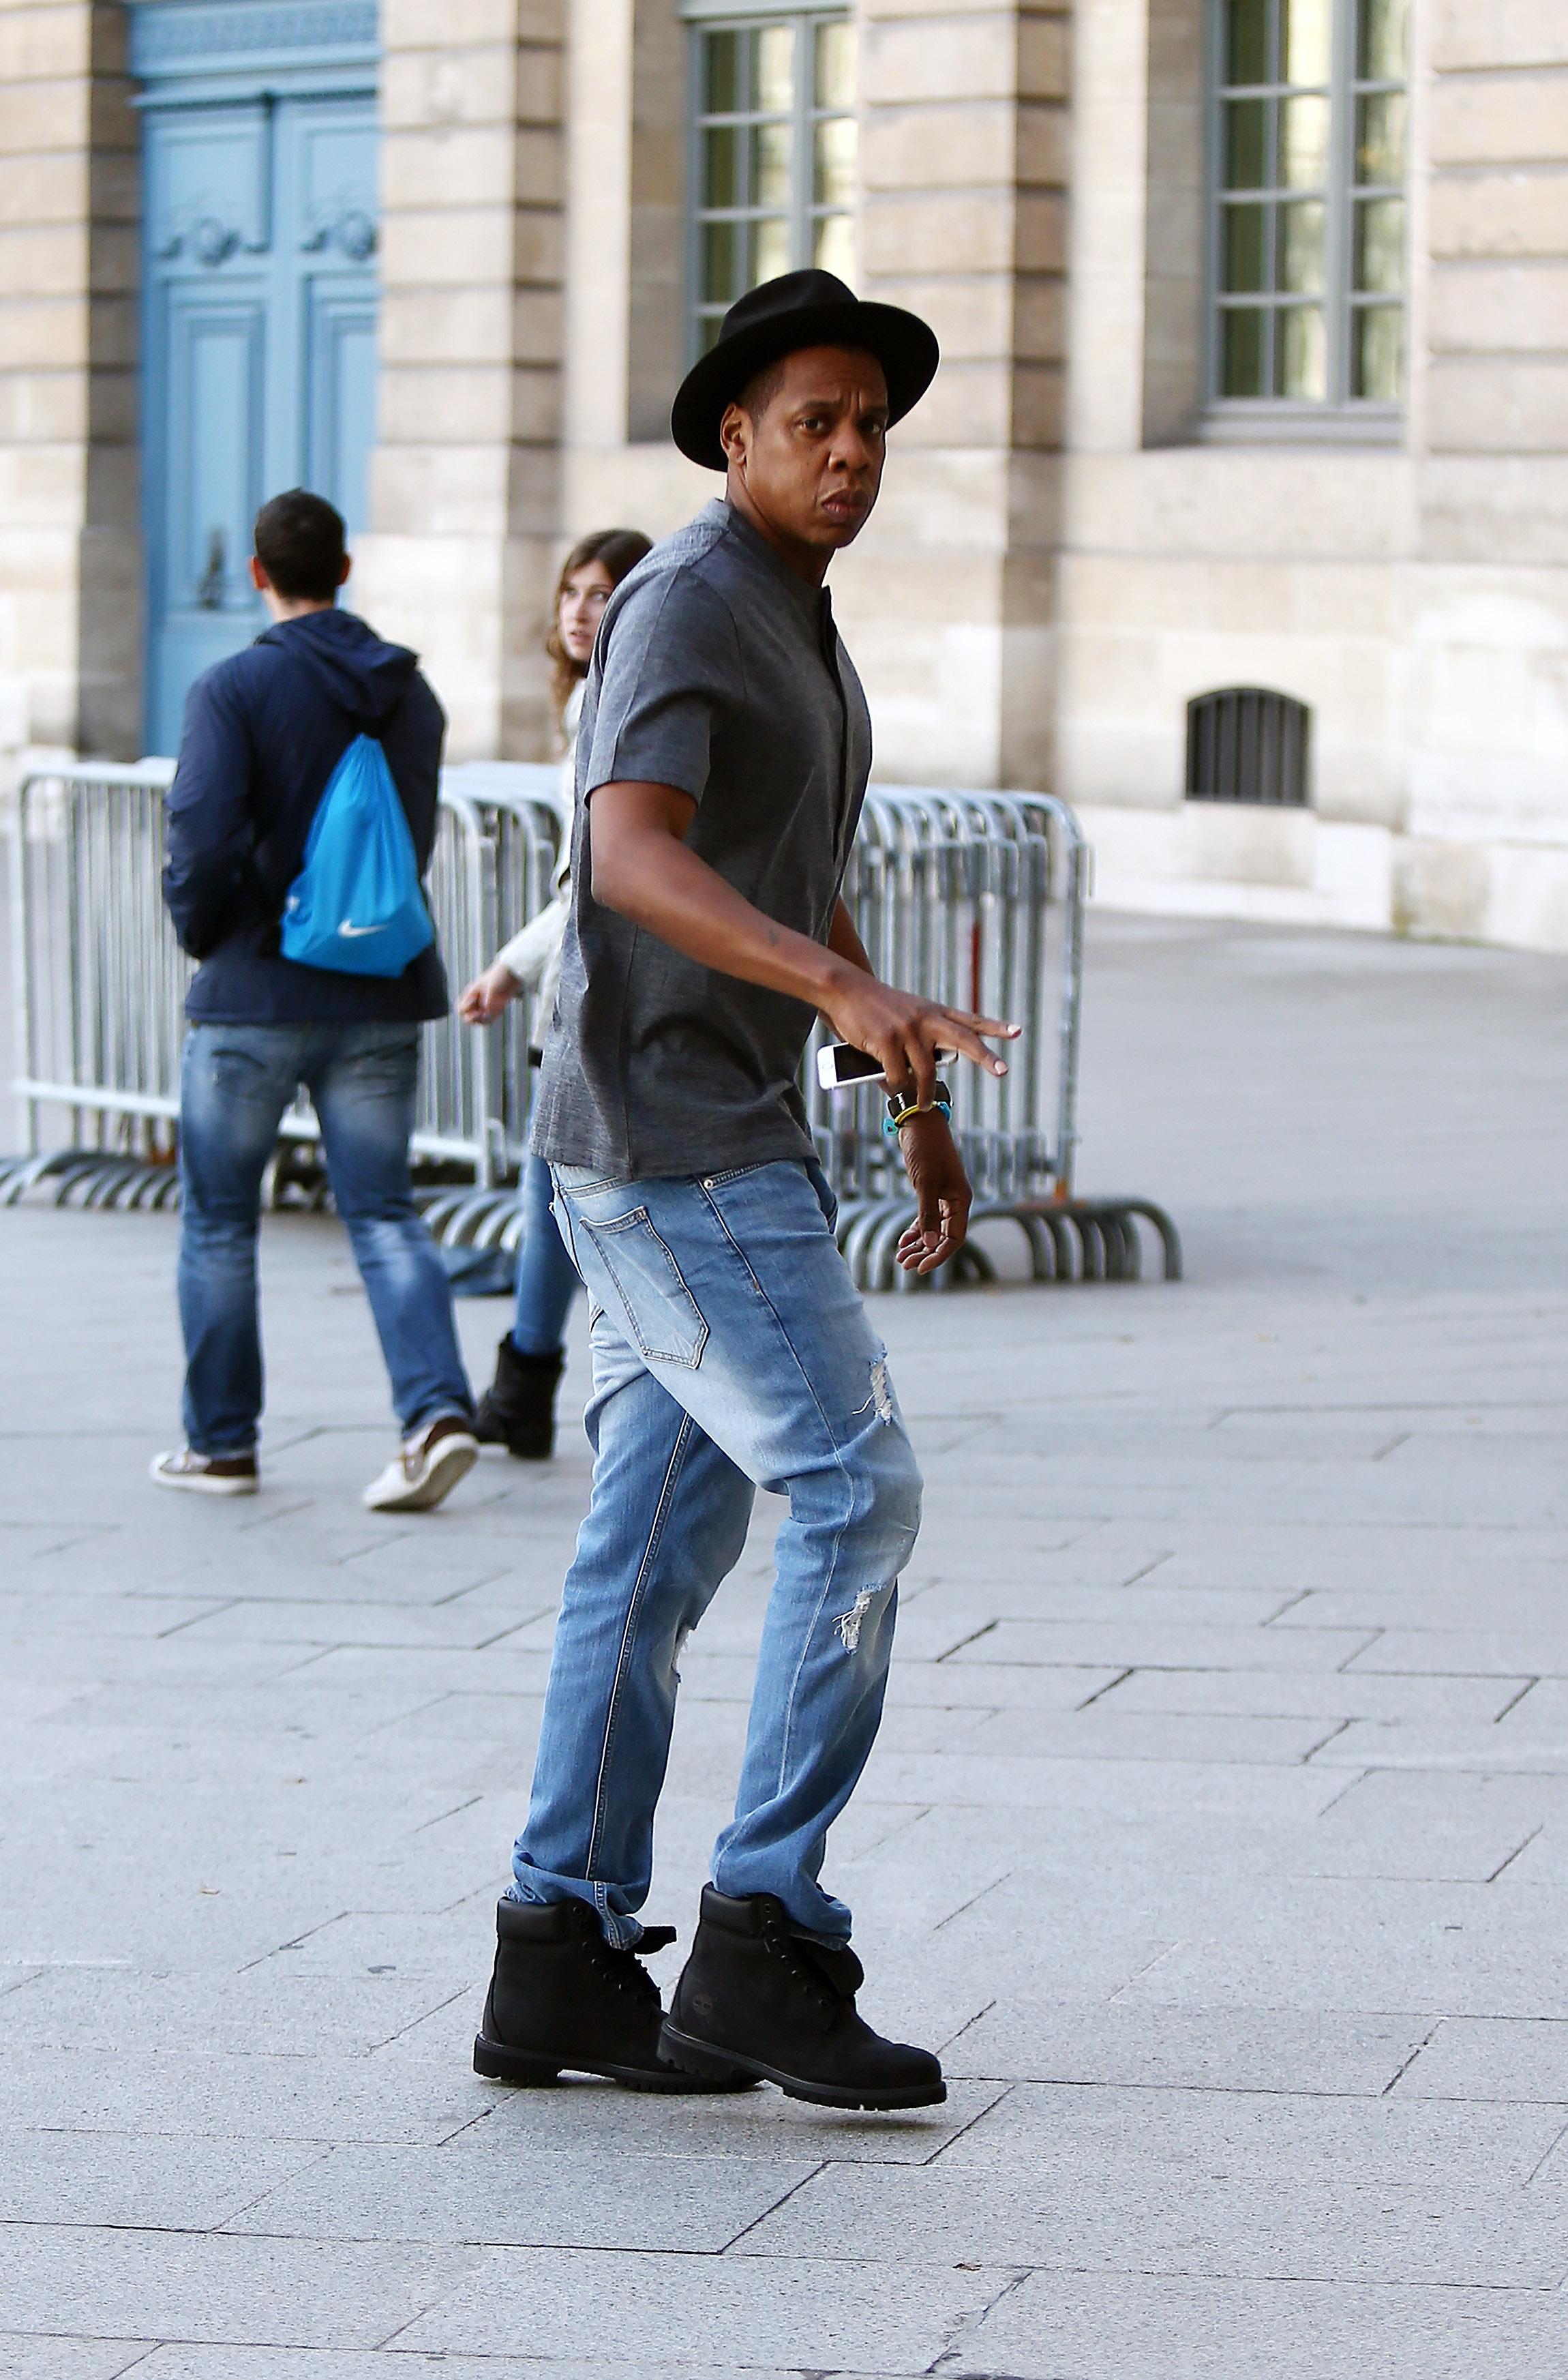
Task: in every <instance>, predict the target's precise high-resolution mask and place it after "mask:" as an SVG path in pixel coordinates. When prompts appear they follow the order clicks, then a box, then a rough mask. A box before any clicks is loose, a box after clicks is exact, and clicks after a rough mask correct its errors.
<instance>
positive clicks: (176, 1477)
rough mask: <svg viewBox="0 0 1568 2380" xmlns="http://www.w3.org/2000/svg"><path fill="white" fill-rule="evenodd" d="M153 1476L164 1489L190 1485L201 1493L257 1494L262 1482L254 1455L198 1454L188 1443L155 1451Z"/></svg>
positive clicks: (200, 1494)
mask: <svg viewBox="0 0 1568 2380" xmlns="http://www.w3.org/2000/svg"><path fill="white" fill-rule="evenodd" d="M149 1475H150V1477H151V1478H153V1479H155V1480H156V1481H157V1482H158V1485H159V1487H160V1488H189V1489H191V1490H192V1491H193V1492H194V1493H195V1494H196V1495H198V1496H254V1495H255V1493H256V1490H257V1488H259V1486H260V1484H261V1478H260V1474H259V1471H258V1470H257V1468H256V1457H255V1455H254V1454H198V1453H196V1452H195V1451H193V1449H192V1448H190V1447H188V1446H181V1447H176V1448H174V1449H172V1450H171V1451H170V1452H168V1453H167V1454H155V1455H154V1456H153V1458H152V1461H151V1465H150V1468H149Z"/></svg>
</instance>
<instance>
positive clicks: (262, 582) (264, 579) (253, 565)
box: [250, 554, 272, 595]
mask: <svg viewBox="0 0 1568 2380" xmlns="http://www.w3.org/2000/svg"><path fill="white" fill-rule="evenodd" d="M250 583H251V585H252V586H253V587H254V588H255V589H256V592H257V593H258V595H265V593H266V592H267V589H268V588H269V587H271V583H272V582H271V579H270V578H269V577H268V576H267V574H266V572H265V571H264V570H263V569H262V567H261V565H260V564H259V562H258V561H257V559H256V556H255V555H254V554H252V555H251V557H250Z"/></svg>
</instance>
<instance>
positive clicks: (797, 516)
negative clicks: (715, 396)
mask: <svg viewBox="0 0 1568 2380" xmlns="http://www.w3.org/2000/svg"><path fill="white" fill-rule="evenodd" d="M782 370H783V377H782V380H781V381H780V382H779V383H778V386H777V387H776V388H775V390H774V392H773V394H772V395H771V396H770V397H769V399H768V401H767V403H766V406H765V407H763V410H762V412H761V415H760V417H759V418H758V419H755V420H754V419H753V418H752V416H751V415H750V414H749V413H748V412H747V411H746V410H745V409H744V407H742V406H739V405H731V406H730V407H729V408H728V409H727V411H726V413H725V416H724V419H723V421H722V422H721V424H720V425H719V433H718V434H719V437H720V439H721V440H722V442H723V445H724V451H725V453H726V455H728V456H729V458H730V476H731V478H732V479H733V478H734V477H735V476H736V475H737V474H739V476H740V477H741V479H742V481H743V483H744V486H745V489H746V492H747V494H748V495H749V496H750V498H751V500H752V502H753V504H754V505H755V506H756V508H757V511H758V512H759V513H760V514H761V515H762V516H763V518H764V519H765V520H766V522H767V524H768V525H769V527H770V528H773V529H774V530H776V531H777V532H778V534H779V536H781V537H783V538H786V539H789V540H793V541H795V542H796V543H798V544H800V545H802V546H806V547H809V548H811V549H812V550H813V551H814V552H816V553H836V552H837V551H838V548H839V547H840V546H843V545H850V544H852V543H853V541H854V540H855V539H856V538H857V537H858V536H859V535H860V533H861V530H862V528H864V526H865V523H866V521H867V520H868V518H869V517H870V515H871V508H872V506H873V504H875V502H876V495H877V490H878V489H879V488H880V486H881V484H882V463H883V456H884V454H885V451H886V446H887V380H886V379H885V377H884V375H883V370H882V366H881V365H880V364H879V363H878V362H877V360H876V358H875V357H874V356H872V355H867V354H866V353H865V352H864V351H863V350H862V349H861V348H859V347H802V349H801V350H800V352H799V353H798V354H796V355H792V356H789V357H787V358H785V361H784V364H783V368H782Z"/></svg>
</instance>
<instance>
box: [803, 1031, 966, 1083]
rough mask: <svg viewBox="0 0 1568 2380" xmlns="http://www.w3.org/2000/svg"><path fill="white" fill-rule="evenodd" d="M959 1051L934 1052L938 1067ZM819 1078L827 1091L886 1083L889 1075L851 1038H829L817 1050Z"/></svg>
mask: <svg viewBox="0 0 1568 2380" xmlns="http://www.w3.org/2000/svg"><path fill="white" fill-rule="evenodd" d="M958 1054H959V1053H958V1051H957V1050H936V1051H935V1052H934V1055H935V1060H936V1062H937V1064H938V1065H939V1066H947V1065H950V1064H951V1063H952V1062H953V1060H954V1059H955V1058H956V1057H957V1056H958ZM816 1079H817V1081H818V1082H819V1083H820V1084H821V1085H822V1087H823V1089H824V1090H825V1091H843V1090H852V1089H853V1088H854V1087H855V1086H856V1084H857V1083H885V1082H886V1081H887V1075H886V1073H885V1072H884V1070H883V1068H882V1066H881V1064H880V1063H879V1062H878V1061H877V1060H876V1059H875V1058H874V1057H873V1056H872V1054H871V1051H870V1050H857V1049H856V1047H855V1045H854V1043H853V1042H852V1041H829V1042H827V1043H826V1046H825V1047H824V1048H823V1049H821V1050H818V1051H817V1053H816Z"/></svg>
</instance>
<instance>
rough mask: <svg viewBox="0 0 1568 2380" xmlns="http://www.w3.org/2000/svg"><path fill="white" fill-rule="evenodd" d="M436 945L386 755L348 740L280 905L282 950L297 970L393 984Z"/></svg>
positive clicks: (368, 743) (368, 740)
mask: <svg viewBox="0 0 1568 2380" xmlns="http://www.w3.org/2000/svg"><path fill="white" fill-rule="evenodd" d="M435 939H436V929H435V928H434V926H433V925H432V924H431V922H430V912H429V910H428V907H427V905H426V902H425V895H424V892H423V890H422V889H421V886H420V883H419V869H418V867H417V865H416V861H415V857H414V838H413V836H412V835H411V834H410V833H409V832H408V820H407V819H406V817H405V816H404V808H403V804H402V802H401V801H400V800H399V799H398V793H397V787H396V785H395V784H394V783H393V782H392V771H391V770H390V769H389V768H388V766H387V756H386V754H385V753H384V752H383V751H382V749H381V747H380V745H379V744H378V743H377V742H376V740H375V738H374V737H373V736H370V735H356V737H355V739H354V741H353V743H352V744H351V745H350V746H349V747H348V749H347V751H346V752H345V753H344V756H343V759H341V760H340V761H339V762H338V764H337V767H336V768H335V769H334V770H333V771H332V776H331V778H330V779H329V781H328V784H327V790H326V792H325V793H324V794H323V795H322V796H321V798H320V803H319V804H318V805H317V809H316V815H315V818H314V819H313V820H311V825H310V839H309V841H308V843H307V844H306V846H305V864H304V866H303V867H302V868H301V869H300V871H299V874H298V875H297V876H296V878H295V880H294V882H293V883H292V884H291V885H290V886H289V889H288V899H287V900H286V902H285V903H284V905H283V932H282V936H281V947H282V950H283V956H284V958H285V959H293V960H295V961H296V963H297V964H298V965H301V966H314V967H330V968H331V969H332V971H333V972H334V973H335V974H338V975H380V976H394V975H401V974H402V973H403V970H404V967H405V966H406V965H408V962H409V960H410V959H413V958H417V957H418V955H419V953H420V952H421V951H422V950H424V949H425V947H426V945H427V944H428V943H429V942H433V941H435Z"/></svg>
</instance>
